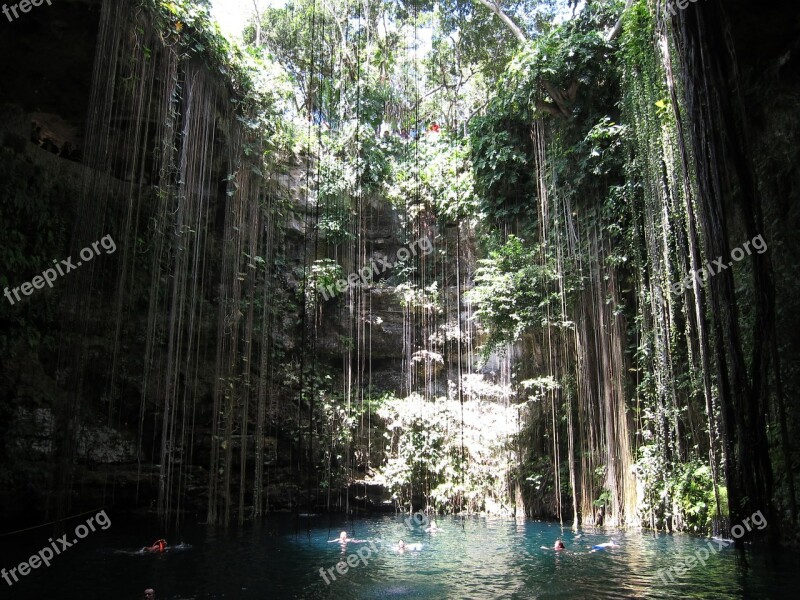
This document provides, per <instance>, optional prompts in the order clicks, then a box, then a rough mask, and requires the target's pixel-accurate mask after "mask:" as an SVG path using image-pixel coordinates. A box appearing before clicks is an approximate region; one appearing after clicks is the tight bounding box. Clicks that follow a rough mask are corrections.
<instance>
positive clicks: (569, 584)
mask: <svg viewBox="0 0 800 600" xmlns="http://www.w3.org/2000/svg"><path fill="white" fill-rule="evenodd" d="M438 524H439V526H440V527H442V528H443V529H444V530H445V531H444V532H442V533H437V534H428V533H425V532H424V531H423V530H422V528H421V527H417V526H415V525H414V524H413V523H411V526H409V524H407V523H406V520H405V519H404V518H402V517H399V516H398V517H394V516H391V517H378V518H369V519H361V520H357V521H347V522H344V521H342V520H341V519H340V518H333V517H297V516H290V515H283V516H275V517H271V518H270V519H269V520H267V521H266V522H264V523H262V524H260V525H253V524H250V525H247V526H246V527H244V528H242V529H239V528H238V527H232V528H231V529H229V530H228V531H227V532H226V531H225V530H224V529H220V528H210V527H203V526H194V527H191V528H188V529H185V530H184V531H183V533H182V534H181V535H178V536H172V537H170V536H162V533H161V532H160V531H159V530H158V529H157V527H156V526H155V525H154V524H153V523H151V522H146V523H131V522H123V518H122V517H120V518H118V519H116V520H115V519H114V518H113V516H112V526H111V527H110V528H109V529H108V530H106V531H96V532H94V533H91V534H90V535H89V536H88V537H87V538H86V539H84V540H81V541H80V542H79V543H78V544H76V545H75V546H73V547H71V548H69V549H68V550H66V551H65V552H64V553H63V554H61V555H60V556H57V557H56V558H55V559H54V560H53V561H52V565H51V566H50V567H40V568H38V569H36V570H34V571H32V572H31V573H30V574H29V575H27V576H26V577H23V578H21V580H20V581H19V582H18V583H15V584H14V585H13V586H11V587H10V588H9V587H8V585H7V584H6V583H5V582H4V581H2V580H0V586H2V587H0V589H2V593H1V594H0V598H36V599H42V598H59V599H68V600H71V599H73V598H74V599H78V598H80V599H84V600H85V599H89V600H93V599H98V600H100V599H103V600H125V599H131V600H136V599H139V598H141V593H142V590H144V589H145V588H146V587H153V588H155V589H156V592H157V600H179V599H180V600H189V599H207V598H242V599H267V598H277V599H284V598H286V599H288V598H297V599H305V598H308V599H333V598H337V599H347V600H351V599H354V600H357V599H364V600H367V599H376V600H377V599H380V600H394V599H397V600H400V599H412V598H413V599H431V600H444V599H449V598H452V599H458V600H465V599H475V600H484V599H492V598H509V599H520V600H521V599H526V600H527V599H537V598H569V599H571V600H576V599H584V598H643V599H651V598H652V599H656V598H659V599H660V598H709V599H711V598H713V599H727V598H752V599H762V598H792V597H795V593H796V591H795V590H796V581H797V574H798V573H800V570H798V567H800V555H798V554H797V553H795V552H772V553H769V554H763V553H756V552H753V551H752V550H748V551H746V552H745V553H744V560H743V559H742V556H740V555H739V554H738V553H737V552H736V551H735V550H733V548H732V547H725V546H724V545H720V544H717V543H714V542H711V541H710V540H707V539H701V538H696V537H692V536H688V535H665V534H648V533H640V532H627V533H620V532H615V533H613V534H612V533H611V532H605V531H595V530H585V531H582V532H578V533H575V532H573V531H571V530H569V529H563V530H562V529H561V528H560V527H559V526H558V525H557V524H553V523H541V522H533V521H522V520H520V521H517V520H514V519H492V518H484V517H468V518H465V519H461V518H455V517H454V518H441V519H438ZM342 529H346V530H347V531H348V533H349V535H350V537H351V538H357V539H363V540H367V541H371V542H372V544H371V545H370V544H369V543H367V542H360V543H351V544H348V545H347V547H346V548H345V549H344V553H343V552H342V548H341V547H340V545H339V544H338V543H330V542H329V541H328V540H331V539H334V538H336V537H337V536H338V533H339V531H340V530H342ZM50 535H51V534H50V533H49V532H48V531H46V530H42V529H39V530H34V531H32V532H28V533H25V534H20V535H17V536H12V537H11V538H3V542H4V543H3V544H2V551H1V552H0V557H2V563H1V566H3V567H5V568H6V569H8V568H9V567H12V566H16V564H18V563H19V562H21V561H23V560H27V558H28V557H29V556H31V555H32V554H34V553H35V552H36V551H37V550H38V549H39V548H41V547H43V546H45V545H47V539H48V537H50ZM159 537H167V541H168V542H169V544H170V546H171V549H170V550H169V551H167V552H165V553H164V554H162V555H151V554H141V553H139V552H138V549H139V548H140V547H141V546H143V545H145V544H149V543H151V542H152V541H153V540H155V539H157V538H159ZM558 537H561V538H562V539H563V540H564V542H565V544H566V550H565V551H561V552H558V553H557V552H555V551H553V550H551V549H550V548H552V546H553V543H554V542H555V540H556V538H558ZM611 537H613V538H614V539H615V541H616V542H617V543H618V544H619V547H617V548H612V549H609V550H606V551H600V552H592V551H591V547H592V546H593V545H596V544H599V543H603V542H606V541H608V540H609V539H610V538H611ZM401 538H402V539H403V540H405V541H406V542H408V543H421V544H422V550H421V551H419V552H406V553H398V552H395V551H394V550H393V549H392V546H394V545H395V544H396V543H397V541H398V540H399V539H401ZM12 542H13V543H12ZM181 542H182V543H183V545H182V546H180V547H177V548H176V547H175V546H177V545H178V544H179V543H181ZM542 546H546V547H547V549H543V548H542ZM359 550H360V551H361V555H362V557H363V558H364V560H365V561H366V563H367V564H363V562H362V560H361V559H360V558H359V556H358V554H357V553H358V551H359ZM704 550H705V551H707V552H708V557H707V558H705V565H702V564H697V565H696V566H694V567H693V568H691V569H689V570H688V571H686V572H685V573H683V574H682V575H677V574H674V573H673V579H674V581H671V580H670V578H669V577H668V576H667V575H666V574H664V573H663V570H665V569H671V568H673V567H676V566H680V565H681V564H683V563H684V561H685V558H686V557H688V556H692V555H696V556H700V557H703V556H704ZM350 555H352V558H350V562H351V564H355V565H356V566H354V567H351V566H348V567H347V573H346V574H344V575H342V574H340V573H338V572H337V571H336V564H337V563H338V562H339V561H341V560H347V558H348V557H349V556H350ZM744 562H746V563H747V566H746V567H745V566H744ZM331 568H332V569H333V573H332V575H331V573H330V572H329V571H328V569H331ZM320 569H323V570H324V572H325V573H326V579H328V583H326V582H325V579H323V577H322V576H321V574H320ZM342 570H343V567H342ZM660 571H661V573H660ZM333 577H335V580H333Z"/></svg>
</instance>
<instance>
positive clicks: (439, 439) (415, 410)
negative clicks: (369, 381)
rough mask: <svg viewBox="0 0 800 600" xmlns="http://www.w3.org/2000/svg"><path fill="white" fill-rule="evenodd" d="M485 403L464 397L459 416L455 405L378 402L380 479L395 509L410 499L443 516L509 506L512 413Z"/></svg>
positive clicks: (512, 465)
mask: <svg viewBox="0 0 800 600" xmlns="http://www.w3.org/2000/svg"><path fill="white" fill-rule="evenodd" d="M484 387H485V386H484ZM476 391H477V390H476ZM483 391H484V392H485V391H486V390H483ZM485 399H486V398H485V397H484V396H482V395H480V394H476V395H468V399H467V400H465V402H464V404H463V410H462V406H461V404H460V403H459V402H458V401H457V400H454V399H450V400H447V399H445V398H437V399H436V401H435V402H428V401H425V400H424V399H423V398H422V397H421V396H419V395H417V394H413V395H411V396H409V397H407V398H394V397H387V398H386V399H385V400H384V401H383V404H382V406H381V408H380V409H379V410H378V411H377V414H378V416H379V417H380V418H381V419H383V420H384V422H385V426H386V434H385V436H386V441H387V445H386V461H385V463H384V465H383V466H382V467H381V468H380V469H379V475H380V477H382V478H383V479H384V480H385V482H386V485H387V487H388V488H389V489H390V490H391V491H392V492H393V494H394V498H395V499H396V501H397V502H398V503H399V504H400V505H403V506H405V505H407V503H408V502H410V501H411V500H412V495H413V496H414V497H416V496H418V495H424V496H425V497H426V498H427V500H428V502H429V503H430V504H432V505H433V506H436V507H437V509H439V510H445V511H457V510H461V509H467V510H484V509H487V508H489V507H491V506H493V504H492V502H493V500H492V499H498V500H501V501H504V502H509V500H508V491H507V488H506V485H507V481H508V477H510V475H511V472H512V470H513V469H514V468H515V462H514V460H513V458H511V457H512V456H513V455H512V454H511V453H510V452H509V447H510V444H511V443H512V441H513V435H514V434H515V433H516V430H515V426H514V423H515V418H514V417H515V409H514V408H513V407H510V408H504V407H503V406H502V405H500V404H497V403H495V402H486V401H485ZM462 419H463V420H462ZM462 444H463V450H462Z"/></svg>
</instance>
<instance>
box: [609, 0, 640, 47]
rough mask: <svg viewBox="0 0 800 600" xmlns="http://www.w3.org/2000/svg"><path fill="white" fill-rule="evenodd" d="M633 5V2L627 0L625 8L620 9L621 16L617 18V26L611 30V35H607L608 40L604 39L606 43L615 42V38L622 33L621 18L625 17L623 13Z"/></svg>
mask: <svg viewBox="0 0 800 600" xmlns="http://www.w3.org/2000/svg"><path fill="white" fill-rule="evenodd" d="M632 4H633V0H628V1H627V2H626V3H625V8H623V9H622V14H621V15H620V16H619V20H618V21H617V24H616V25H614V29H612V30H611V33H609V34H608V38H607V39H606V41H607V42H610V41H612V40H615V39H616V38H617V36H618V35H619V34H620V33H622V17H623V16H624V15H625V12H626V11H627V10H628V9H629V8H630V7H631V5H632Z"/></svg>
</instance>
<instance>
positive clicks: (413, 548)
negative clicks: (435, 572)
mask: <svg viewBox="0 0 800 600" xmlns="http://www.w3.org/2000/svg"><path fill="white" fill-rule="evenodd" d="M395 550H396V551H397V552H400V553H401V554H402V553H403V552H419V551H420V550H422V544H421V543H420V542H415V543H413V544H406V543H405V542H404V541H403V540H400V541H399V542H397V546H395Z"/></svg>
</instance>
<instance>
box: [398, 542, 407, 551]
mask: <svg viewBox="0 0 800 600" xmlns="http://www.w3.org/2000/svg"><path fill="white" fill-rule="evenodd" d="M397 547H398V548H400V549H401V550H402V549H403V548H405V547H406V543H405V542H404V541H403V540H400V541H399V542H397Z"/></svg>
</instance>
